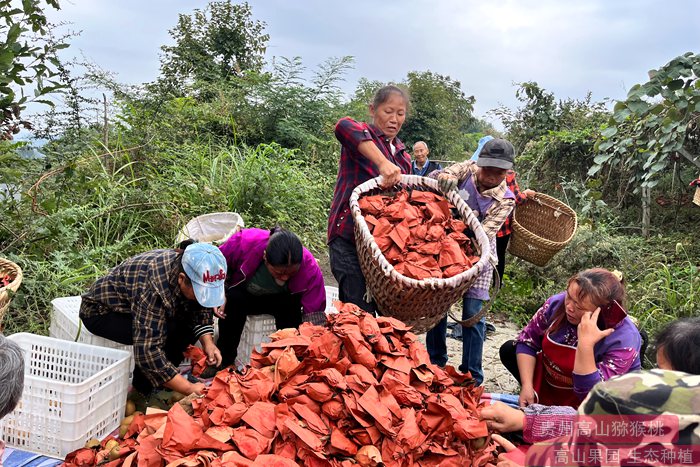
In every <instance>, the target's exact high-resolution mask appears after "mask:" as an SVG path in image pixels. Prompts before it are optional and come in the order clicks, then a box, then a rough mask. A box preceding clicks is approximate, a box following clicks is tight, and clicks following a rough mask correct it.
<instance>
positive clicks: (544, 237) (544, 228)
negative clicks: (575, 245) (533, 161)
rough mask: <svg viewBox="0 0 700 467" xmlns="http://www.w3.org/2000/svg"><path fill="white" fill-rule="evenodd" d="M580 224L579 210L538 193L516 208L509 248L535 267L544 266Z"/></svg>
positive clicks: (567, 242) (514, 254)
mask: <svg viewBox="0 0 700 467" xmlns="http://www.w3.org/2000/svg"><path fill="white" fill-rule="evenodd" d="M577 227H578V219H577V217H576V212H575V211H574V210H573V209H571V208H570V207H569V206H567V205H566V204H564V203H562V202H561V201H559V200H558V199H556V198H552V197H551V196H547V195H545V194H543V193H537V194H536V195H535V197H534V199H528V200H527V202H525V203H523V204H521V205H520V206H518V207H517V208H516V209H515V212H514V214H513V234H512V236H511V239H510V244H509V245H508V251H509V252H510V254H512V255H513V256H517V257H518V258H522V259H524V260H525V261H528V262H530V263H532V264H534V265H536V266H545V265H546V264H547V263H548V262H549V260H550V259H552V257H553V256H554V255H555V254H556V253H557V252H559V251H560V250H562V249H563V248H564V247H565V246H566V245H568V244H569V242H571V239H572V238H574V234H575V233H576V228H577Z"/></svg>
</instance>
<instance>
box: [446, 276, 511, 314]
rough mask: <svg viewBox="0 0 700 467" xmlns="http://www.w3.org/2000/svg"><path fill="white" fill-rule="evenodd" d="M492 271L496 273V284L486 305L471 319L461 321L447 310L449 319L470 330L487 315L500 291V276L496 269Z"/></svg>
mask: <svg viewBox="0 0 700 467" xmlns="http://www.w3.org/2000/svg"><path fill="white" fill-rule="evenodd" d="M493 270H494V272H495V273H496V284H495V285H494V286H493V288H492V289H493V293H491V294H490V296H491V299H490V300H489V301H488V303H486V305H484V306H482V307H481V310H479V312H478V313H477V314H475V315H474V316H472V317H471V318H468V319H464V320H462V319H457V318H456V317H455V315H454V313H452V310H449V311H448V312H447V314H449V315H450V318H452V319H453V320H455V321H457V323H458V324H461V325H462V327H465V328H471V327H472V326H474V325H475V324H476V323H478V322H479V320H480V319H481V318H482V317H484V316H485V315H486V313H488V312H489V311H490V310H491V306H492V305H493V303H494V302H495V301H496V298H497V297H498V292H499V291H500V290H501V276H500V274H498V270H496V268H494V269H493Z"/></svg>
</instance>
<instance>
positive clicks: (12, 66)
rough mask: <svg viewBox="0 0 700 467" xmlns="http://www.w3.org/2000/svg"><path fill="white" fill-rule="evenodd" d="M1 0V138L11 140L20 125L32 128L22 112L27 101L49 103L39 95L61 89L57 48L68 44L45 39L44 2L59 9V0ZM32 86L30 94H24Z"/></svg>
mask: <svg viewBox="0 0 700 467" xmlns="http://www.w3.org/2000/svg"><path fill="white" fill-rule="evenodd" d="M16 3H17V2H14V1H12V0H0V37H4V40H0V139H6V140H7V139H12V135H14V134H17V133H19V131H20V130H21V128H26V129H29V128H31V123H30V122H29V121H27V120H24V119H22V117H21V113H22V111H23V110H24V109H25V107H26V105H25V104H26V103H27V102H28V101H29V100H33V101H36V102H43V103H46V104H49V105H52V102H51V101H46V100H42V99H41V97H43V96H45V95H47V94H50V93H52V92H55V91H57V90H59V89H61V87H62V86H61V84H60V83H59V82H57V81H56V80H54V79H53V78H54V77H55V76H56V75H57V73H58V71H57V69H56V67H57V65H58V62H57V60H56V55H55V54H56V51H57V50H60V49H63V48H66V47H68V45H67V44H62V43H55V42H52V41H47V40H46V38H47V36H49V33H50V25H49V24H48V22H47V20H46V15H45V14H44V9H43V8H44V4H46V5H48V6H50V7H52V8H55V9H58V8H59V4H58V0H45V1H44V0H23V1H22V2H21V4H20V5H19V6H17V5H16ZM27 87H29V88H31V89H32V92H33V95H32V96H31V97H30V96H27V95H25V94H24V90H25V88H27Z"/></svg>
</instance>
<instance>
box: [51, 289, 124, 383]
mask: <svg viewBox="0 0 700 467" xmlns="http://www.w3.org/2000/svg"><path fill="white" fill-rule="evenodd" d="M81 300H82V298H81V297H80V296H79V295H78V296H76V297H61V298H56V299H54V300H52V301H51V304H52V305H53V313H52V314H51V325H50V326H49V336H51V337H55V338H56V339H63V340H68V341H75V342H82V343H83V344H90V345H97V346H99V347H109V348H112V349H119V350H125V351H127V352H129V355H130V357H129V358H130V361H129V372H130V373H129V377H131V374H132V373H133V372H134V349H133V347H132V346H131V345H124V344H120V343H119V342H115V341H113V340H109V339H105V338H104V337H100V336H96V335H94V334H93V333H91V332H90V331H88V330H87V328H86V327H85V326H84V325H83V323H82V321H81V320H80V302H81ZM76 337H77V339H76Z"/></svg>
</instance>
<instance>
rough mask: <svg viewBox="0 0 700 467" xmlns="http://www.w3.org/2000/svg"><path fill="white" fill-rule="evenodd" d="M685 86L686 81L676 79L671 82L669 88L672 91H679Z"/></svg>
mask: <svg viewBox="0 0 700 467" xmlns="http://www.w3.org/2000/svg"><path fill="white" fill-rule="evenodd" d="M684 84H685V81H683V80H682V79H674V80H673V81H671V82H669V83H668V85H667V86H668V88H669V89H670V90H671V91H677V90H678V89H680V88H682V87H683V85H684Z"/></svg>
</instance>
